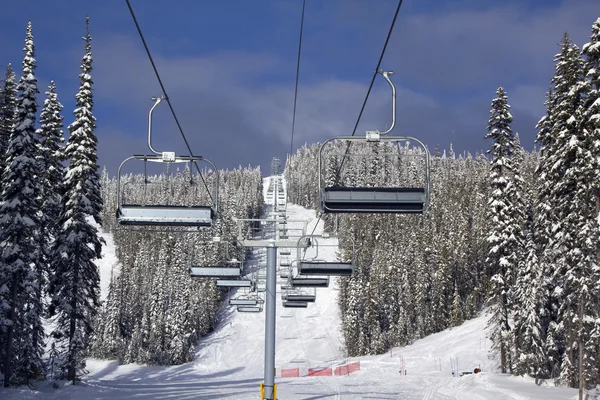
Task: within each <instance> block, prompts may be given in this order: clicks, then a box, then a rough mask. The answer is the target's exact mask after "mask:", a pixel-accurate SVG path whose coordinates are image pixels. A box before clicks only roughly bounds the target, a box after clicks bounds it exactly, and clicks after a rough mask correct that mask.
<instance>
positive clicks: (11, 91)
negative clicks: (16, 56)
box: [0, 64, 17, 177]
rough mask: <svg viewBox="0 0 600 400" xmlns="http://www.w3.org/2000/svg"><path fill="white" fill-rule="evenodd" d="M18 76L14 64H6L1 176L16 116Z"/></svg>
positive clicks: (0, 99)
mask: <svg viewBox="0 0 600 400" xmlns="http://www.w3.org/2000/svg"><path fill="white" fill-rule="evenodd" d="M15 80H16V76H15V72H14V71H13V68H12V65H11V64H8V65H7V66H6V75H5V77H4V82H3V85H2V88H0V177H1V176H2V175H3V174H4V169H5V168H6V151H7V149H8V142H9V140H10V133H11V131H12V126H13V122H14V118H15V110H16V104H17V86H16V83H15Z"/></svg>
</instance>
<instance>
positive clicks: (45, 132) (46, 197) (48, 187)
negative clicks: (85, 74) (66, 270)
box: [37, 81, 65, 243]
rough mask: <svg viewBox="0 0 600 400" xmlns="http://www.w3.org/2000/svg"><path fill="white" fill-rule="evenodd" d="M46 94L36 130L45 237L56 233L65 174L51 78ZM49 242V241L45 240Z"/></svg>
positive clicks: (57, 105)
mask: <svg viewBox="0 0 600 400" xmlns="http://www.w3.org/2000/svg"><path fill="white" fill-rule="evenodd" d="M46 95H47V98H46V100H45V101H44V107H43V109H42V112H41V113H40V128H39V129H38V131H37V133H38V136H39V138H40V142H41V152H40V153H41V154H40V157H39V158H40V168H41V173H42V174H43V179H42V182H43V185H44V189H43V197H42V199H43V201H42V215H43V218H44V219H45V224H44V225H45V226H44V229H45V231H46V233H47V236H49V238H53V237H55V236H56V228H57V222H58V218H59V216H60V208H61V201H62V196H61V194H62V182H63V179H64V176H65V167H64V166H63V164H62V162H63V161H64V159H65V156H64V147H63V145H62V144H63V143H64V141H65V139H64V137H63V116H62V115H61V110H62V109H63V106H62V104H61V103H60V101H59V100H58V95H57V93H56V84H55V83H54V82H53V81H51V82H50V85H49V86H48V91H47V92H46ZM47 243H50V241H47Z"/></svg>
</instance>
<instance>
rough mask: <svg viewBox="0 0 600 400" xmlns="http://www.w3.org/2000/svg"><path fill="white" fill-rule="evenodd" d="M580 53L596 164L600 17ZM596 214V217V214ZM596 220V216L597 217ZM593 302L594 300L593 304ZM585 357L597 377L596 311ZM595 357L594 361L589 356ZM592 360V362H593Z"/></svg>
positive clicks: (599, 329)
mask: <svg viewBox="0 0 600 400" xmlns="http://www.w3.org/2000/svg"><path fill="white" fill-rule="evenodd" d="M582 54H583V56H584V64H583V68H584V70H583V73H584V76H585V78H586V83H587V85H588V87H587V97H586V99H585V100H584V104H583V124H584V129H585V130H586V133H587V135H590V137H591V138H592V140H593V141H594V143H593V144H592V146H593V149H595V152H594V154H595V157H596V162H598V163H599V164H600V161H599V160H598V157H600V155H598V152H599V151H600V150H599V149H600V143H598V141H599V140H600V18H598V19H597V20H596V21H595V22H594V23H593V24H592V34H591V35H590V40H589V42H588V43H586V44H584V45H583V47H582ZM595 171H596V173H597V174H600V169H599V168H595ZM594 182H596V183H598V182H600V177H598V176H596V177H595V178H594ZM595 196H596V214H598V212H599V211H600V192H599V188H598V187H596V188H595ZM599 218H600V217H599ZM598 222H599V224H600V219H599V221H598ZM590 290H591V292H592V293H600V280H598V281H596V285H595V287H593V288H590ZM596 305H597V304H596ZM585 349H586V351H585V353H586V355H585V357H586V365H587V366H588V367H587V369H586V370H587V371H594V375H595V381H596V382H598V380H600V357H598V354H599V353H600V314H598V313H597V314H596V319H595V322H594V323H593V329H592V332H591V333H590V337H589V340H588V341H587V343H586V344H585ZM593 357H595V358H596V359H595V361H594V360H592V358H593ZM594 364H595V365H594ZM589 380H590V381H592V382H593V381H594V379H592V377H589Z"/></svg>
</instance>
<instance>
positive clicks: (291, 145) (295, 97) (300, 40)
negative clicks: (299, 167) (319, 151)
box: [290, 0, 306, 155]
mask: <svg viewBox="0 0 600 400" xmlns="http://www.w3.org/2000/svg"><path fill="white" fill-rule="evenodd" d="M305 6H306V0H302V19H301V20H300V39H299V40H298V62H297V64H296V87H295V89H294V111H293V113H292V140H291V142H290V155H292V151H293V150H294V129H295V127H296V100H297V98H298V77H299V76H300V55H301V54H302V30H303V28H304V8H305Z"/></svg>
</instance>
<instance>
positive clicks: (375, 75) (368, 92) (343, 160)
mask: <svg viewBox="0 0 600 400" xmlns="http://www.w3.org/2000/svg"><path fill="white" fill-rule="evenodd" d="M402 2H403V0H399V1H398V7H396V12H395V13H394V18H393V19H392V24H391V25H390V29H389V30H388V34H387V37H386V38H385V43H384V44H383V49H381V55H380V56H379V60H378V61H377V67H375V71H373V77H372V78H371V83H370V84H369V89H368V90H367V95H366V96H365V100H364V101H363V104H362V107H361V108H360V113H359V114H358V118H357V119H356V124H354V129H353V130H352V135H351V136H354V135H355V134H356V129H357V128H358V124H359V123H360V119H361V117H362V115H363V112H364V111H365V107H366V105H367V100H369V95H370V94H371V90H372V89H373V84H374V83H375V78H377V74H378V73H379V71H380V69H381V62H382V61H383V56H384V55H385V51H386V49H387V46H388V43H389V41H390V37H391V36H392V32H393V31H394V26H395V25H396V20H397V19H398V14H399V13H400V8H401V7H402ZM351 144H352V142H348V144H347V145H346V151H345V152H344V156H343V158H342V162H341V163H340V167H339V168H338V170H337V173H336V176H339V174H340V173H341V171H342V168H344V162H345V161H346V156H347V155H348V152H349V151H350V145H351Z"/></svg>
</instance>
